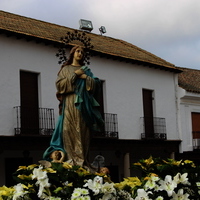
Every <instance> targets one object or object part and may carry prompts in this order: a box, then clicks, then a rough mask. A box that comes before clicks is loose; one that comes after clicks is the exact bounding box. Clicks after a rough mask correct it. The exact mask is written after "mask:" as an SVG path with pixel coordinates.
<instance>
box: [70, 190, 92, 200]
mask: <svg viewBox="0 0 200 200" xmlns="http://www.w3.org/2000/svg"><path fill="white" fill-rule="evenodd" d="M88 194H89V191H88V190H87V189H82V188H75V189H74V191H73V193H72V197H71V199H76V200H90V196H89V195H88Z"/></svg>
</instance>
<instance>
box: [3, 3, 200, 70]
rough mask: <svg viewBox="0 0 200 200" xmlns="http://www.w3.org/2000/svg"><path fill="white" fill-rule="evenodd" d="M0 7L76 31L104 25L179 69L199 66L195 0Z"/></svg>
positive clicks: (199, 12)
mask: <svg viewBox="0 0 200 200" xmlns="http://www.w3.org/2000/svg"><path fill="white" fill-rule="evenodd" d="M0 10H3V11H7V12H11V13H14V14H19V15H22V16H26V17H31V18H35V19H39V20H42V21H46V22H51V23H55V24H59V25H63V26H66V27H70V28H76V29H79V20H80V19H86V20H90V21H92V23H93V27H94V29H93V31H92V32H93V33H96V34H99V27H100V26H105V27H106V30H107V33H106V34H104V35H105V36H109V37H113V38H117V39H122V40H125V41H127V42H130V43H132V44H134V45H136V46H138V47H140V48H142V49H145V50H147V51H149V52H151V53H153V54H155V55H157V56H159V57H161V58H163V59H165V60H167V61H168V62H171V63H173V64H175V65H176V66H179V67H187V68H193V69H199V70H200V55H199V52H200V0H0Z"/></svg>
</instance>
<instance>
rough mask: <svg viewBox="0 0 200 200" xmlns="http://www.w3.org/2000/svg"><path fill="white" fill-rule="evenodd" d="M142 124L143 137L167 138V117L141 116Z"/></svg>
mask: <svg viewBox="0 0 200 200" xmlns="http://www.w3.org/2000/svg"><path fill="white" fill-rule="evenodd" d="M141 125H142V126H141V128H142V131H141V132H142V133H141V139H158V140H166V139H167V133H166V122H165V118H159V117H153V118H152V117H141Z"/></svg>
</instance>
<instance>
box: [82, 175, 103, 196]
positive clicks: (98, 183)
mask: <svg viewBox="0 0 200 200" xmlns="http://www.w3.org/2000/svg"><path fill="white" fill-rule="evenodd" d="M102 183H103V178H102V177H100V176H96V177H95V178H94V180H92V179H89V180H87V183H86V184H85V185H84V186H83V187H88V188H89V189H90V190H92V191H93V192H94V195H97V194H99V192H100V190H101V188H102Z"/></svg>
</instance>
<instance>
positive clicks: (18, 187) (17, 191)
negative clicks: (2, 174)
mask: <svg viewBox="0 0 200 200" xmlns="http://www.w3.org/2000/svg"><path fill="white" fill-rule="evenodd" d="M14 189H15V192H14V195H13V198H12V199H13V200H17V199H18V197H23V196H24V195H25V194H26V193H28V191H24V188H23V185H22V184H21V183H18V184H17V185H15V186H14Z"/></svg>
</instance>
